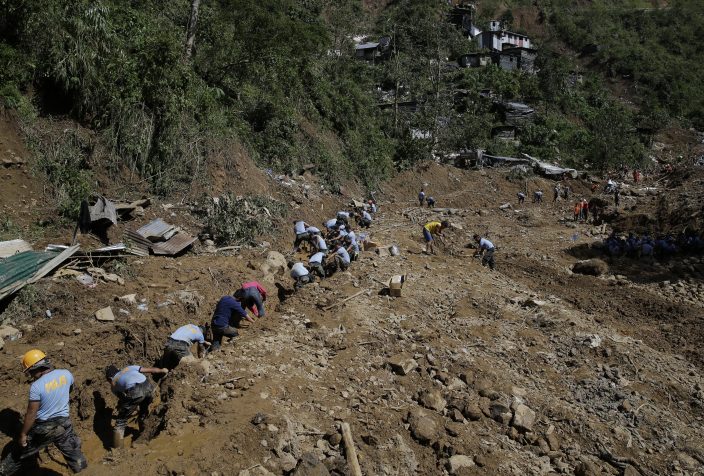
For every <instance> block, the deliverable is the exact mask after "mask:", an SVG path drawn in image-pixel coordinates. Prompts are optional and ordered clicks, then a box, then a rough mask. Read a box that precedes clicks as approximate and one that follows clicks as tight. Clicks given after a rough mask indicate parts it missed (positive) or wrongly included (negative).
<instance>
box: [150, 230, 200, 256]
mask: <svg viewBox="0 0 704 476" xmlns="http://www.w3.org/2000/svg"><path fill="white" fill-rule="evenodd" d="M194 241H196V238H195V237H193V236H191V235H189V234H188V233H184V232H179V233H176V234H175V235H174V236H172V237H171V239H169V241H165V242H162V243H152V251H154V254H155V255H169V256H173V255H176V254H178V253H180V252H181V251H183V250H185V249H186V248H187V247H188V246H190V245H192V244H193V242H194Z"/></svg>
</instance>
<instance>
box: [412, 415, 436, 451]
mask: <svg viewBox="0 0 704 476" xmlns="http://www.w3.org/2000/svg"><path fill="white" fill-rule="evenodd" d="M408 423H409V429H410V430H411V435H412V436H413V438H415V439H416V440H417V441H418V442H419V443H421V444H426V445H427V444H429V443H431V442H432V441H434V440H435V439H436V437H437V434H438V427H437V425H436V423H435V421H434V420H433V419H432V418H430V417H429V416H428V415H427V414H426V413H425V412H424V411H422V410H416V411H412V412H411V413H410V415H409V418H408Z"/></svg>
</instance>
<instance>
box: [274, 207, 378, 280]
mask: <svg viewBox="0 0 704 476" xmlns="http://www.w3.org/2000/svg"><path fill="white" fill-rule="evenodd" d="M376 212H377V205H376V202H375V201H374V200H371V199H370V200H369V201H368V202H367V203H364V204H363V205H358V206H354V207H352V209H351V210H340V211H338V212H337V214H336V215H335V218H331V219H329V220H326V221H325V222H324V223H323V230H321V229H320V228H317V227H315V226H311V225H309V224H308V223H306V222H305V221H304V220H295V221H294V222H293V231H294V233H295V235H296V238H295V241H294V244H293V253H294V254H295V253H296V252H298V251H299V250H300V249H301V245H303V244H307V245H308V250H307V251H308V262H307V263H303V262H300V261H298V262H294V261H293V260H291V261H289V262H288V267H289V269H290V270H291V271H290V272H291V278H293V280H294V288H296V289H298V288H300V287H301V286H304V285H306V284H308V283H312V282H314V281H315V278H316V276H317V277H318V278H320V279H322V278H327V277H329V276H332V275H333V274H334V273H335V272H337V271H338V270H341V271H346V270H347V269H348V268H349V267H350V265H351V263H352V262H353V261H355V260H356V259H357V258H358V256H359V253H360V251H361V246H362V243H363V242H364V240H365V239H366V234H363V233H360V234H359V235H358V234H357V233H356V232H355V229H354V226H353V224H356V225H357V226H359V227H360V228H369V227H370V226H371V224H372V222H373V220H374V218H373V216H374V214H376Z"/></svg>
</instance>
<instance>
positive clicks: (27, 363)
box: [22, 349, 46, 372]
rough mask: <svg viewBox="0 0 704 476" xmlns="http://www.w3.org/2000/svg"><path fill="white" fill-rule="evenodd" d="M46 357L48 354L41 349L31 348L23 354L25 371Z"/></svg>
mask: <svg viewBox="0 0 704 476" xmlns="http://www.w3.org/2000/svg"><path fill="white" fill-rule="evenodd" d="M44 359H46V354H45V353H44V352H42V351H41V350H39V349H32V350H29V351H27V352H25V354H24V355H23V356H22V367H24V371H25V372H26V371H27V370H29V369H31V368H32V367H34V366H35V365H36V364H38V363H39V362H41V361H42V360H44Z"/></svg>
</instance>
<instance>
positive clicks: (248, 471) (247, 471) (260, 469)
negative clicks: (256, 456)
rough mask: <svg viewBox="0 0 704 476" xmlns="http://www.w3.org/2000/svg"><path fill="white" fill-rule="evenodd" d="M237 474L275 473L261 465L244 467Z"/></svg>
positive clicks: (257, 474)
mask: <svg viewBox="0 0 704 476" xmlns="http://www.w3.org/2000/svg"><path fill="white" fill-rule="evenodd" d="M237 476H275V475H274V473H272V472H271V471H269V470H268V469H266V468H265V467H264V466H262V465H259V466H255V467H254V468H249V469H243V470H242V471H240V472H239V473H238V475H237Z"/></svg>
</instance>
